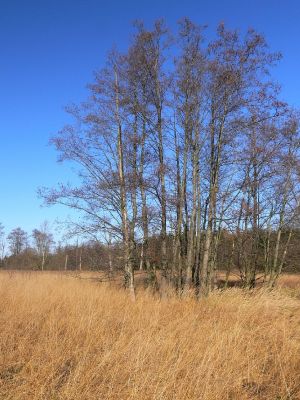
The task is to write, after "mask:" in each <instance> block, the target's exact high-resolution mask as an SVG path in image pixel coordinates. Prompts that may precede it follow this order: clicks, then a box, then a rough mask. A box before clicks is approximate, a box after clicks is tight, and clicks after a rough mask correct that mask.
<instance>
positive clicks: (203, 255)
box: [41, 18, 300, 297]
mask: <svg viewBox="0 0 300 400" xmlns="http://www.w3.org/2000/svg"><path fill="white" fill-rule="evenodd" d="M279 59H280V55H279V54H277V53H271V52H270V51H269V50H268V47H267V44H266V41H265V39H264V37H263V36H261V35H259V34H258V33H257V32H255V31H254V30H252V29H250V30H248V31H247V32H246V34H245V35H244V36H243V35H241V34H240V33H239V32H238V31H235V30H232V31H231V30H227V29H226V28H225V26H224V25H223V24H220V25H219V26H218V28H217V32H216V37H215V39H213V40H211V41H210V42H208V43H206V41H205V29H204V28H203V27H201V26H198V25H196V24H194V23H193V22H192V21H190V20H189V19H186V18H185V19H183V20H182V21H180V23H179V29H178V32H176V33H175V35H173V37H172V35H171V34H170V32H169V30H168V29H167V28H166V26H165V24H164V22H163V21H157V22H156V23H155V24H154V27H153V28H152V29H147V28H146V27H145V26H144V25H143V23H137V24H136V32H135V34H134V36H133V38H132V41H131V45H130V47H129V48H128V51H127V52H125V53H124V54H120V53H118V52H116V51H114V52H112V53H111V54H110V56H109V57H108V60H107V64H106V66H105V67H104V68H103V69H102V70H100V71H98V72H97V73H96V75H95V80H94V82H93V83H92V84H91V85H90V86H89V89H90V97H89V98H88V100H87V101H86V102H84V103H83V104H81V105H78V106H72V107H69V109H68V111H69V113H70V114H71V115H72V116H73V117H74V124H72V125H68V126H66V127H64V128H63V129H62V131H61V132H59V133H58V134H57V135H56V136H55V137H54V138H53V139H52V143H53V144H54V145H55V147H56V149H57V150H58V152H59V154H60V160H62V161H63V160H72V161H73V162H75V163H77V165H78V166H79V169H78V172H79V174H78V175H79V178H80V180H81V184H79V185H78V186H77V187H72V186H70V185H62V186H60V187H59V188H56V189H50V190H47V189H44V190H42V191H41V193H42V195H43V197H44V198H45V200H46V202H47V203H48V204H54V203H60V204H64V205H66V206H68V207H71V208H73V209H76V210H78V211H79V212H80V213H81V214H82V216H83V219H82V221H81V222H79V223H78V222H77V223H76V224H74V227H73V232H74V233H75V234H84V235H92V236H93V237H97V238H98V239H99V238H100V240H101V238H102V240H103V241H104V240H105V238H106V237H109V238H110V246H112V245H115V246H121V248H122V249H123V269H124V278H125V285H126V286H127V287H128V288H129V289H130V292H131V294H132V297H134V272H135V270H136V269H140V268H145V269H146V270H147V272H148V274H149V278H151V279H152V281H155V282H156V280H157V277H156V270H158V269H159V270H160V275H161V285H160V290H161V292H162V293H163V292H164V291H165V287H166V285H171V286H173V287H174V288H176V290H177V291H178V292H179V293H181V292H182V291H189V290H191V289H192V290H195V291H196V293H197V294H200V295H201V296H206V295H208V293H209V292H210V291H211V290H212V289H213V288H214V287H216V286H217V284H218V271H219V270H227V277H228V274H229V272H230V270H231V269H237V270H238V271H239V273H240V277H241V282H242V284H243V285H244V286H245V287H248V288H252V287H254V286H255V284H256V281H257V273H258V271H260V272H262V273H263V274H264V280H265V282H268V284H269V285H270V286H273V285H274V283H275V282H276V279H277V277H278V275H279V274H280V272H281V271H282V269H283V268H284V265H285V263H286V259H287V254H288V250H289V247H290V243H291V241H292V236H293V232H294V231H296V229H297V226H298V223H299V218H298V216H299V195H300V192H299V116H298V113H297V112H296V111H295V110H292V109H291V108H290V107H288V105H287V104H286V103H284V102H282V101H281V100H280V97H279V96H280V91H279V89H278V85H277V84H276V83H274V82H273V81H272V80H271V78H270V76H271V75H270V69H271V67H273V66H274V65H275V64H276V62H277V61H278V60H279ZM153 243H155V245H153ZM221 246H223V249H225V248H226V251H227V257H226V258H225V257H224V254H222V247H221Z"/></svg>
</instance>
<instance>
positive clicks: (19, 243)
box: [7, 227, 28, 256]
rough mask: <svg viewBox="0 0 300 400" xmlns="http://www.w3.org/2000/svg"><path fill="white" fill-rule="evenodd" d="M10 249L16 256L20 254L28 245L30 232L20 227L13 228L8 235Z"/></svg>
mask: <svg viewBox="0 0 300 400" xmlns="http://www.w3.org/2000/svg"><path fill="white" fill-rule="evenodd" d="M7 241H8V245H9V250H10V251H11V253H12V254H13V255H14V256H17V255H18V254H20V253H21V252H22V251H23V250H25V249H26V247H27V246H28V234H27V233H26V232H25V231H23V229H21V228H20V227H18V228H15V229H13V230H12V231H11V232H10V234H9V235H8V236H7Z"/></svg>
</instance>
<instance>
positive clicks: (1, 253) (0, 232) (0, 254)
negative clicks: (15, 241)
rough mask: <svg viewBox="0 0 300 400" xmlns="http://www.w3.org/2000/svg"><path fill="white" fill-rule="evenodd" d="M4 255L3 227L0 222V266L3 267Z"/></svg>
mask: <svg viewBox="0 0 300 400" xmlns="http://www.w3.org/2000/svg"><path fill="white" fill-rule="evenodd" d="M4 254H5V232H4V226H3V224H2V223H1V222H0V265H1V266H2V265H3V260H4Z"/></svg>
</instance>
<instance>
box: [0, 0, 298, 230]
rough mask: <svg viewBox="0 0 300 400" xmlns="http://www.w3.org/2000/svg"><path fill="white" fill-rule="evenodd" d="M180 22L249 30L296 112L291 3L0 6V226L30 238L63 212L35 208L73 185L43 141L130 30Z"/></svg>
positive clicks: (83, 0)
mask: <svg viewBox="0 0 300 400" xmlns="http://www.w3.org/2000/svg"><path fill="white" fill-rule="evenodd" d="M183 16H188V17H190V18H192V19H193V20H194V21H195V22H197V23H199V24H208V25H209V27H210V28H211V29H213V28H214V27H215V26H216V25H217V23H218V22H220V21H224V22H225V24H227V25H228V26H229V27H231V28H238V29H241V30H245V29H246V28H248V27H249V26H251V27H253V28H255V29H256V30H258V31H259V32H261V33H264V34H265V36H266V38H267V41H268V43H269V44H270V47H271V49H272V50H274V51H281V52H282V53H283V56H284V58H283V60H282V61H281V63H280V65H279V67H277V69H276V70H275V71H274V72H275V73H274V75H275V77H276V78H277V79H278V80H279V82H280V83H281V84H282V86H283V97H284V99H285V100H287V101H288V102H289V103H291V104H292V105H295V106H300V40H299V39H300V1H298V0H285V1H282V0H248V1H246V0H239V1H238V0H209V1H208V0H206V1H204V0H183V1H181V0H173V1H171V0H169V1H168V0H149V1H143V0H123V1H121V0H117V1H116V0H115V1H113V0H112V1H107V0H106V1H102V0H35V1H34V0H26V1H25V0H0V139H1V153H0V188H1V189H0V190H1V193H0V222H2V223H3V224H4V225H5V228H6V232H9V231H10V230H11V229H12V228H14V227H16V226H21V227H22V228H23V229H25V230H27V231H28V232H31V230H32V229H33V228H35V227H38V226H39V225H40V224H41V222H43V221H44V220H45V219H47V220H48V221H49V222H53V221H54V220H55V219H56V218H59V219H61V220H62V219H64V218H65V217H66V216H67V215H68V214H69V211H68V210H66V209H64V208H62V207H51V208H41V200H40V199H38V198H37V195H36V191H37V188H38V187H39V186H54V185H56V183H58V182H66V181H72V179H73V176H72V172H70V168H69V167H68V166H67V165H61V164H57V163H56V153H55V150H54V149H53V148H51V147H50V146H49V145H48V141H49V138H50V136H51V135H52V134H54V133H55V132H57V131H58V130H59V129H60V128H61V127H62V126H63V125H64V124H65V123H66V122H67V116H66V114H65V112H64V106H65V105H67V104H68V103H70V102H79V101H80V100H83V99H84V98H85V97H86V95H87V91H86V88H85V87H86V84H87V83H88V82H90V81H91V80H92V72H93V70H95V69H97V68H99V67H101V66H102V65H103V62H104V59H105V56H106V54H107V51H108V50H109V49H110V48H111V47H112V45H113V44H116V45H117V46H118V47H119V48H121V49H122V48H124V47H126V45H127V43H128V39H129V36H130V32H131V31H132V29H131V23H132V21H133V20H135V19H143V20H144V21H145V22H146V23H149V24H150V23H151V22H152V21H154V20H155V19H157V18H160V17H164V18H165V19H166V21H167V24H168V25H169V26H171V27H173V26H174V25H175V24H176V21H177V20H178V19H180V18H181V17H183Z"/></svg>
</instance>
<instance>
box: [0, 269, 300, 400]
mask: <svg viewBox="0 0 300 400" xmlns="http://www.w3.org/2000/svg"><path fill="white" fill-rule="evenodd" d="M282 279H284V277H283V278H282ZM290 281H292V279H290ZM294 281H295V280H294ZM299 305H300V303H299V299H297V298H291V297H290V296H288V295H287V294H285V291H284V290H282V289H277V290H273V291H266V290H259V289H256V290H255V291H248V292H246V291H243V290H241V289H237V288H233V289H228V290H226V291H214V292H213V293H212V294H211V295H210V296H209V297H208V298H205V299H202V300H201V301H196V300H195V299H193V298H188V297H187V298H184V299H180V298H178V297H172V298H169V299H168V300H161V299H159V298H158V297H153V295H151V293H149V292H147V291H144V290H142V289H140V290H139V291H138V292H137V299H136V302H135V303H132V302H131V301H130V298H129V296H128V295H127V294H126V292H124V291H122V290H120V289H119V290H118V289H116V288H113V287H109V286H108V285H106V284H104V283H101V284H98V283H97V282H96V281H94V282H93V281H90V280H84V279H81V280H79V279H78V280H76V279H74V277H72V276H70V275H69V276H68V275H63V274H59V273H38V272H27V273H25V272H24V273H21V272H11V273H8V272H2V273H1V274H0V321H1V322H0V324H1V325H0V346H1V352H0V399H5V400H26V399H30V400H37V399H45V400H46V399H49V400H50V399H51V400H55V399H64V400H71V399H80V400H84V399H86V400H93V399H97V400H98V399H180V400H183V399H203V400H206V399H222V400H223V399H272V400H274V399H299V398H300V385H299V382H300V329H299V328H300V313H299Z"/></svg>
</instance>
